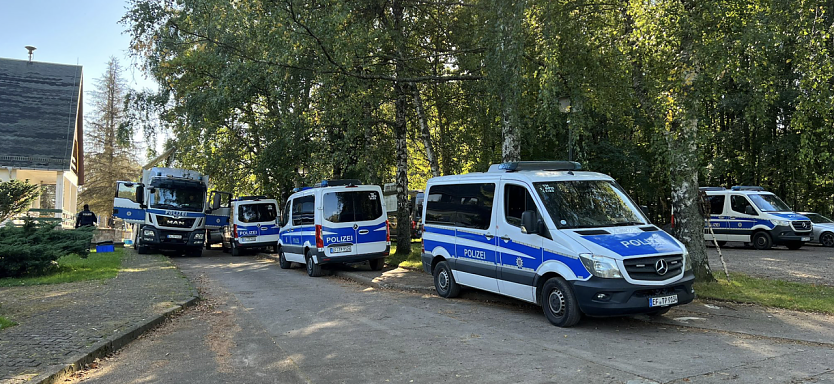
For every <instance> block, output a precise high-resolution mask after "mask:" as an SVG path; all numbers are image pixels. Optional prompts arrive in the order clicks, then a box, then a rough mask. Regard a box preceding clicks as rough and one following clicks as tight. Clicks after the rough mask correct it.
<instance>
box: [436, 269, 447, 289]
mask: <svg viewBox="0 0 834 384" xmlns="http://www.w3.org/2000/svg"><path fill="white" fill-rule="evenodd" d="M437 284H438V285H440V289H441V290H443V291H445V290H446V289H448V287H449V275H448V274H447V273H446V271H445V270H443V271H440V273H438V274H437Z"/></svg>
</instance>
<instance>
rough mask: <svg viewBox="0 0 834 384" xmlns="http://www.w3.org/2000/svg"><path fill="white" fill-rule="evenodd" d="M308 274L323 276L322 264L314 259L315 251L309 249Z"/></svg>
mask: <svg viewBox="0 0 834 384" xmlns="http://www.w3.org/2000/svg"><path fill="white" fill-rule="evenodd" d="M307 275H309V276H310V277H319V276H321V265H318V264H316V262H315V261H313V251H307Z"/></svg>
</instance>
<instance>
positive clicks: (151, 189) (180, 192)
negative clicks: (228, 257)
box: [113, 167, 208, 256]
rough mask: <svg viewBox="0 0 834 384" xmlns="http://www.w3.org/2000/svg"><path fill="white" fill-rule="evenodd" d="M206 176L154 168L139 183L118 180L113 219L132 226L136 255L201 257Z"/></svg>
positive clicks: (146, 172) (144, 171)
mask: <svg viewBox="0 0 834 384" xmlns="http://www.w3.org/2000/svg"><path fill="white" fill-rule="evenodd" d="M207 187H208V176H206V175H203V174H200V173H199V172H196V171H191V170H185V169H178V168H161V167H154V168H150V169H145V170H143V171H142V177H141V179H140V181H139V182H128V181H119V182H117V183H116V196H115V198H114V200H113V216H114V217H118V218H121V219H123V220H125V221H126V222H128V223H130V224H132V225H133V226H134V231H133V233H134V247H135V248H136V250H137V251H138V252H139V253H143V254H144V253H151V252H152V251H157V250H173V251H182V252H184V253H185V254H187V255H189V256H200V255H202V249H203V245H204V243H205V235H206V232H205V225H206V214H205V210H206V190H207Z"/></svg>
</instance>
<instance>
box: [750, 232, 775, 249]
mask: <svg viewBox="0 0 834 384" xmlns="http://www.w3.org/2000/svg"><path fill="white" fill-rule="evenodd" d="M751 240H752V241H753V248H756V249H758V250H760V251H763V250H766V249H770V248H771V247H773V241H771V240H770V235H768V234H767V232H756V233H755V234H754V235H753V238H752V239H751Z"/></svg>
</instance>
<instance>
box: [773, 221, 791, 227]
mask: <svg viewBox="0 0 834 384" xmlns="http://www.w3.org/2000/svg"><path fill="white" fill-rule="evenodd" d="M770 222H771V223H773V225H778V226H782V227H786V226H788V225H791V223H790V222H788V221H785V220H770Z"/></svg>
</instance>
